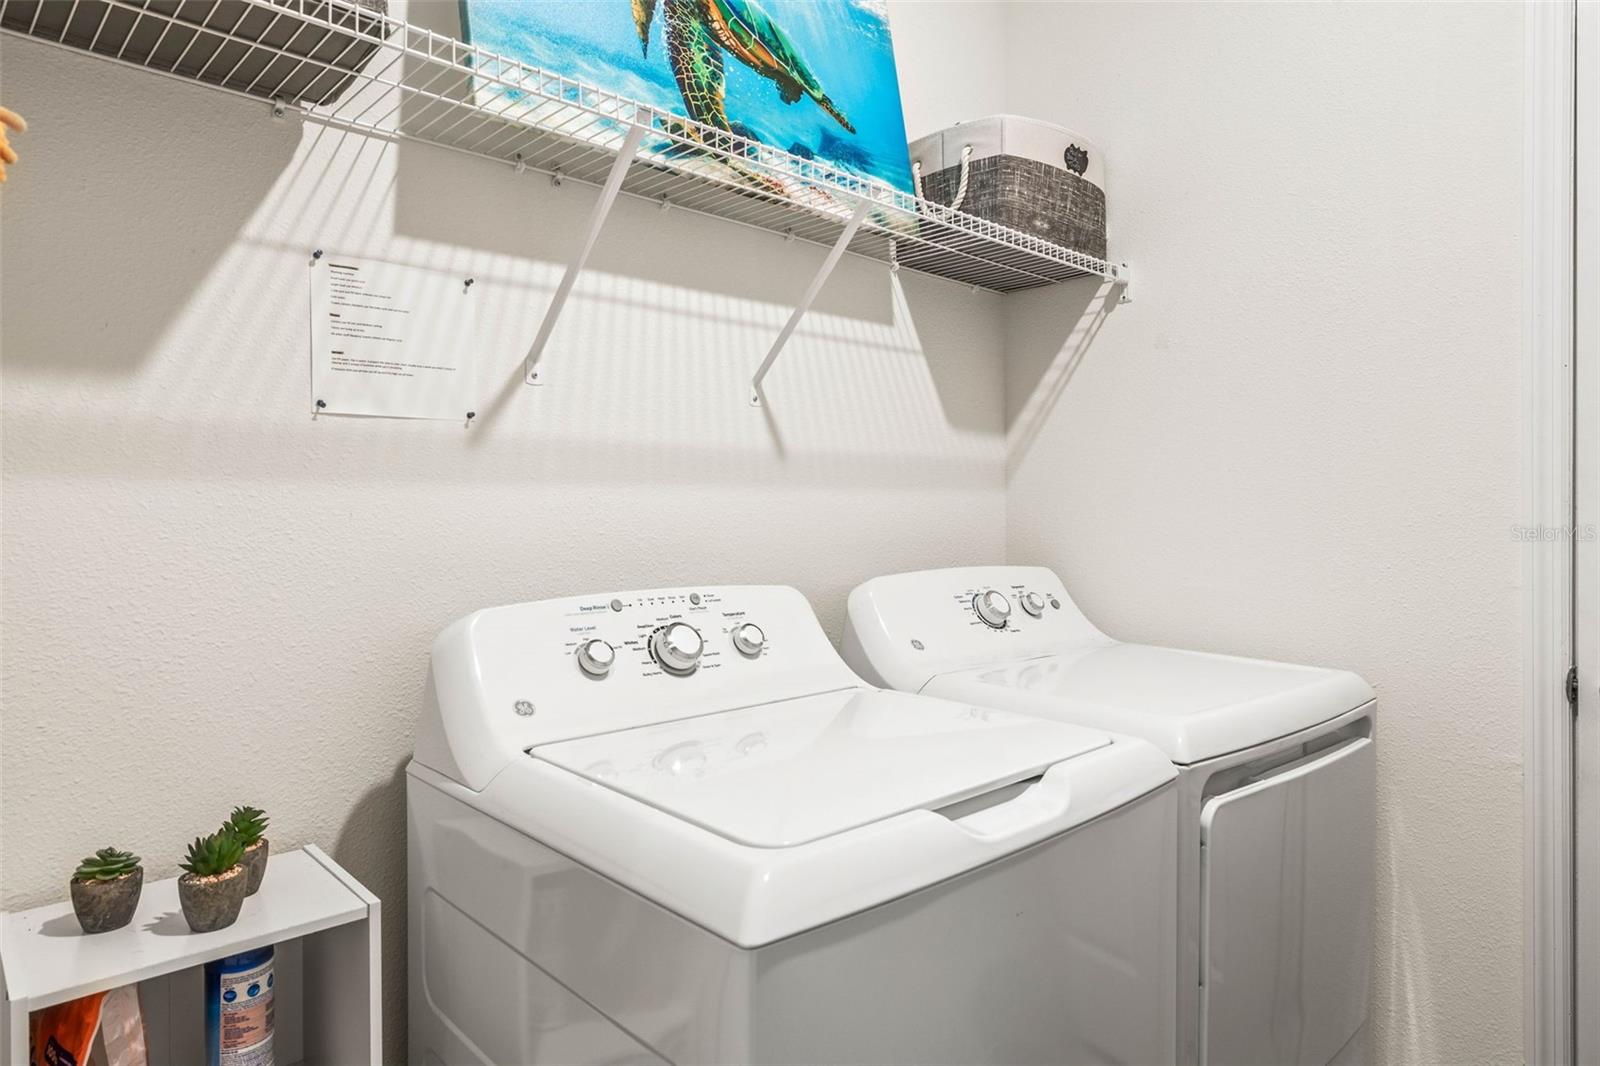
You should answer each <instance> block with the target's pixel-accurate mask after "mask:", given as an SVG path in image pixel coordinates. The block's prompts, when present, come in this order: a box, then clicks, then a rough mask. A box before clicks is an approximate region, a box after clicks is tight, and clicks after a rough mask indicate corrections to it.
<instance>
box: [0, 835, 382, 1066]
mask: <svg viewBox="0 0 1600 1066" xmlns="http://www.w3.org/2000/svg"><path fill="white" fill-rule="evenodd" d="M378 923H379V919H378V898H377V897H376V896H374V895H373V894H372V893H371V892H368V891H367V890H366V888H365V887H363V886H362V884H361V883H360V882H359V881H357V880H356V879H355V878H354V877H351V876H350V874H348V873H346V872H345V870H344V869H343V868H342V867H340V866H339V864H338V863H336V862H334V861H333V860H332V859H330V858H328V856H327V855H325V854H324V853H323V852H322V850H321V849H320V848H317V847H314V846H311V845H307V846H306V847H305V848H303V849H301V850H298V851H290V852H286V853H284V854H282V855H273V856H272V857H271V859H270V860H269V863H268V866H267V876H266V879H265V880H264V881H263V882H262V884H261V890H260V891H259V892H257V893H256V894H255V895H254V896H251V897H249V898H248V899H246V900H245V903H244V909H243V910H242V911H240V913H239V920H238V921H236V922H234V924H232V925H230V926H229V927H228V928H226V929H219V930H217V931H216V932H214V933H193V932H190V931H189V926H188V925H187V923H185V922H184V920H183V912H182V910H181V909H180V907H179V905H178V881H177V879H176V878H169V879H168V880H165V881H152V882H150V883H148V884H146V885H145V886H144V892H143V895H142V896H141V897H140V899H139V909H138V911H137V912H135V914H134V916H133V921H131V922H129V923H128V924H127V925H125V926H123V927H122V928H121V929H118V930H115V931H114V932H110V933H97V934H95V935H93V936H90V935H87V934H85V933H84V932H83V931H82V930H81V929H80V928H79V927H78V920H77V918H76V916H74V914H73V913H72V904H71V903H70V902H62V903H54V904H50V905H49V906H45V907H35V908H33V909H32V910H26V911H16V912H13V913H8V914H4V915H0V996H3V998H4V1000H5V1004H4V1006H5V1010H4V1013H3V1014H0V1025H3V1026H4V1034H3V1039H0V1047H3V1048H4V1049H5V1061H6V1063H16V1064H19V1066H21V1064H25V1063H27V1061H28V1015H29V1014H30V1013H31V1012H33V1011H36V1010H39V1009H40V1008H43V1007H48V1006H51V1005H53V1004H56V1003H62V1002H65V1001H66V1000H69V999H75V998H77V997H78V996H84V995H88V994H89V993H91V992H101V991H105V990H106V989H111V988H116V987H118V986H120V985H125V984H130V983H133V982H138V984H139V999H140V1002H141V1004H142V1005H143V1007H144V1019H145V1030H146V1035H147V1037H148V1039H149V1050H150V1061H151V1062H196V1061H199V1062H204V1061H205V1021H204V976H203V967H204V965H205V964H206V963H207V962H210V961H212V960H213V959H220V958H223V957H225V956H228V955H238V954H240V953H242V952H246V951H251V950H254V949H255V948H259V947H264V946H266V945H268V944H271V945H274V946H275V947H276V948H277V952H276V963H275V969H276V981H275V982H274V990H273V996H274V1000H273V1002H274V1014H275V1025H274V1033H275V1035H274V1038H273V1046H274V1050H275V1053H276V1055H275V1057H276V1059H277V1061H278V1062H279V1063H280V1064H281V1066H288V1064H293V1063H302V1062H303V1063H341V1064H343V1063H360V1062H367V1063H373V1064H376V1063H378V1062H379V1060H380V1059H381V1056H382V1045H381V1033H382V1017H381V1006H380V1004H381V994H380V982H381V973H382V970H381V965H380V960H379V924H378Z"/></svg>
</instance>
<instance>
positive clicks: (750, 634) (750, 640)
mask: <svg viewBox="0 0 1600 1066" xmlns="http://www.w3.org/2000/svg"><path fill="white" fill-rule="evenodd" d="M733 646H734V647H735V648H738V649H739V654H740V655H748V656H749V657H750V658H752V659H754V658H755V657H756V656H757V655H760V654H761V649H762V648H765V647H766V646H767V635H766V634H765V633H763V632H761V627H760V626H758V625H756V624H755V623H754V622H742V623H740V624H739V625H737V626H734V627H733Z"/></svg>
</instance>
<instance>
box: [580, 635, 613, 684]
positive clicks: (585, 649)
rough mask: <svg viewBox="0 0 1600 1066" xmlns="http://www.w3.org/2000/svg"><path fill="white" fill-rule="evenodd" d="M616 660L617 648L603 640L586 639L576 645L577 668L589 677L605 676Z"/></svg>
mask: <svg viewBox="0 0 1600 1066" xmlns="http://www.w3.org/2000/svg"><path fill="white" fill-rule="evenodd" d="M616 661H617V649H615V648H613V647H612V646H611V645H610V644H607V643H606V642H605V641H603V640H598V639H596V640H586V641H584V642H583V643H582V644H579V645H578V668H579V669H581V670H582V671H583V672H584V673H586V674H588V675H589V676H590V677H605V676H606V675H607V674H609V673H610V672H611V666H612V664H613V663H615V662H616Z"/></svg>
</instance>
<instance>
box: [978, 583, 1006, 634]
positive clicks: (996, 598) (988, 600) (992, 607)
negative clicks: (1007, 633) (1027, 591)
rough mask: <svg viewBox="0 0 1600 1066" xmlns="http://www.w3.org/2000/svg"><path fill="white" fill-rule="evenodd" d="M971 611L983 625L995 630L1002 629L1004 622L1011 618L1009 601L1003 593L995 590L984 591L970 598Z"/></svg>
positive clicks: (1004, 625)
mask: <svg viewBox="0 0 1600 1066" xmlns="http://www.w3.org/2000/svg"><path fill="white" fill-rule="evenodd" d="M972 609H973V610H974V611H976V612H977V614H978V617H979V618H980V619H982V621H983V624H984V625H986V626H993V627H994V628H995V629H1004V628H1005V627H1006V620H1007V619H1009V618H1010V617H1011V601H1010V600H1009V599H1007V598H1006V594H1005V593H1003V592H1000V591H998V590H996V589H984V590H983V591H982V592H980V593H978V594H977V595H976V596H974V597H972Z"/></svg>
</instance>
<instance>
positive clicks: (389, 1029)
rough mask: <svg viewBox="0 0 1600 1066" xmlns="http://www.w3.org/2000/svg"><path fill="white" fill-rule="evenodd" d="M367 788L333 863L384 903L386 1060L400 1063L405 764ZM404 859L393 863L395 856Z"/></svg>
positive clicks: (342, 830)
mask: <svg viewBox="0 0 1600 1066" xmlns="http://www.w3.org/2000/svg"><path fill="white" fill-rule="evenodd" d="M409 761H410V760H409V759H402V760H400V762H399V763H397V764H396V765H395V768H394V772H393V773H391V774H390V775H389V776H388V778H386V779H385V780H383V781H382V782H381V783H380V784H377V785H374V786H373V787H372V788H370V789H368V790H367V791H366V792H365V793H364V794H363V795H362V796H361V798H360V799H359V800H357V801H356V803H355V806H354V807H352V808H351V809H350V812H349V814H348V815H346V816H345V820H344V824H343V825H342V826H341V827H340V828H339V835H338V838H337V839H336V841H335V842H334V845H333V861H334V862H337V863H338V864H339V865H340V866H343V867H344V868H345V869H346V870H348V871H350V873H351V874H352V875H353V876H354V877H355V878H356V880H358V881H360V882H361V883H362V884H363V885H365V886H366V887H367V889H368V890H369V891H370V892H371V893H372V894H373V895H375V896H377V897H378V899H379V900H380V901H382V910H381V911H380V921H381V923H382V927H383V951H382V952H381V956H382V959H383V1017H384V1051H385V1054H384V1060H385V1061H386V1062H397V1061H401V1059H400V1058H399V1057H398V1056H400V1055H401V1052H402V1050H403V1047H404V1045H403V1043H402V1041H403V1039H404V1037H403V1034H404V1030H405V1018H406V987H407V986H406V936H405V929H406V863H405V849H406V763H407V762H409ZM397 852H398V854H399V856H400V861H398V862H396V861H395V856H396V853H397Z"/></svg>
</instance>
